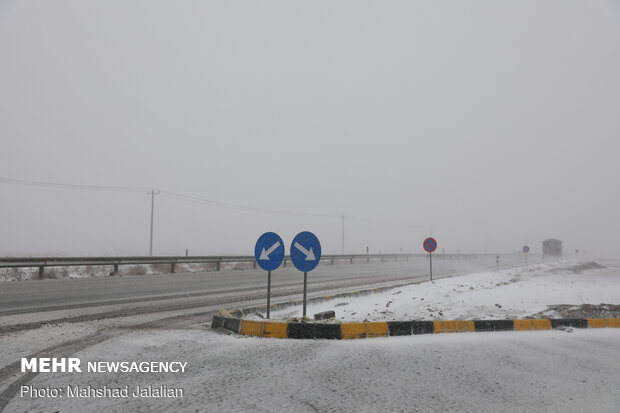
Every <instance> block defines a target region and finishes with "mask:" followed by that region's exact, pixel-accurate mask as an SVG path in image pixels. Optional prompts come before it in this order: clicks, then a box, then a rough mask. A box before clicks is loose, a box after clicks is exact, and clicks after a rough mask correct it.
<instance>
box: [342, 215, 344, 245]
mask: <svg viewBox="0 0 620 413" xmlns="http://www.w3.org/2000/svg"><path fill="white" fill-rule="evenodd" d="M342 255H344V214H342Z"/></svg>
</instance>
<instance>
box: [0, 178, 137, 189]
mask: <svg viewBox="0 0 620 413" xmlns="http://www.w3.org/2000/svg"><path fill="white" fill-rule="evenodd" d="M0 183H2V184H10V185H22V186H36V187H42V188H65V189H82V190H96V191H114V192H146V191H148V190H149V188H146V187H145V188H139V187H127V186H98V185H76V184H64V183H58V182H43V181H26V180H24V179H8V178H0Z"/></svg>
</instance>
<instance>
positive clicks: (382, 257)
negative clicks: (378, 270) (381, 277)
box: [381, 255, 383, 264]
mask: <svg viewBox="0 0 620 413" xmlns="http://www.w3.org/2000/svg"><path fill="white" fill-rule="evenodd" d="M381 264H383V255H382V256H381Z"/></svg>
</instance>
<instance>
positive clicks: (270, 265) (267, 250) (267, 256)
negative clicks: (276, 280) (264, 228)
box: [254, 232, 284, 319]
mask: <svg viewBox="0 0 620 413" xmlns="http://www.w3.org/2000/svg"><path fill="white" fill-rule="evenodd" d="M254 258H255V259H256V264H258V265H259V266H260V267H261V268H262V269H263V270H265V271H267V319H269V318H270V317H271V271H273V270H275V269H277V268H278V267H279V266H280V264H282V260H283V259H284V242H283V241H282V238H280V236H279V235H278V234H276V233H275V232H265V233H264V234H263V235H261V236H260V237H259V238H258V240H257V241H256V246H255V247H254ZM254 268H256V266H254Z"/></svg>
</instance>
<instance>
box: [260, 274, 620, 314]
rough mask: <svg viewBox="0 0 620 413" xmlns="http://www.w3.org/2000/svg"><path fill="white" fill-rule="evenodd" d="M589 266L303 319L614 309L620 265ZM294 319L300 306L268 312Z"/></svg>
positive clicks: (414, 294)
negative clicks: (556, 307) (592, 306)
mask: <svg viewBox="0 0 620 413" xmlns="http://www.w3.org/2000/svg"><path fill="white" fill-rule="evenodd" d="M607 265H610V264H607ZM583 267H585V268H583ZM594 267H596V265H592V264H586V265H584V264H576V263H574V262H573V263H569V262H558V263H553V264H536V265H530V266H524V267H517V268H513V269H508V270H500V271H488V272H482V273H476V274H469V275H463V276H458V277H453V278H444V279H440V280H436V281H433V282H430V281H429V282H423V283H420V284H412V285H409V286H407V287H399V288H396V289H394V290H390V291H387V292H384V293H379V294H372V295H366V296H360V297H351V298H338V299H335V300H329V301H324V302H318V303H311V304H309V305H308V309H307V314H308V315H309V316H312V314H315V313H318V312H321V311H327V310H335V311H336V319H339V320H346V321H364V320H368V321H391V320H414V319H417V320H420V319H423V320H459V319H461V320H472V319H480V320H484V319H505V318H510V319H513V318H522V317H526V316H529V315H532V314H537V313H539V312H542V311H544V310H546V308H547V306H549V305H555V304H570V305H582V304H601V303H609V304H620V263H611V265H610V266H609V267H608V268H603V269H596V268H594ZM575 271H577V272H575ZM299 316H301V307H300V306H295V307H288V308H286V309H282V310H279V311H275V312H272V318H274V319H287V318H291V317H299ZM545 316H547V317H559V314H555V313H553V312H549V313H546V314H545Z"/></svg>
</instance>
